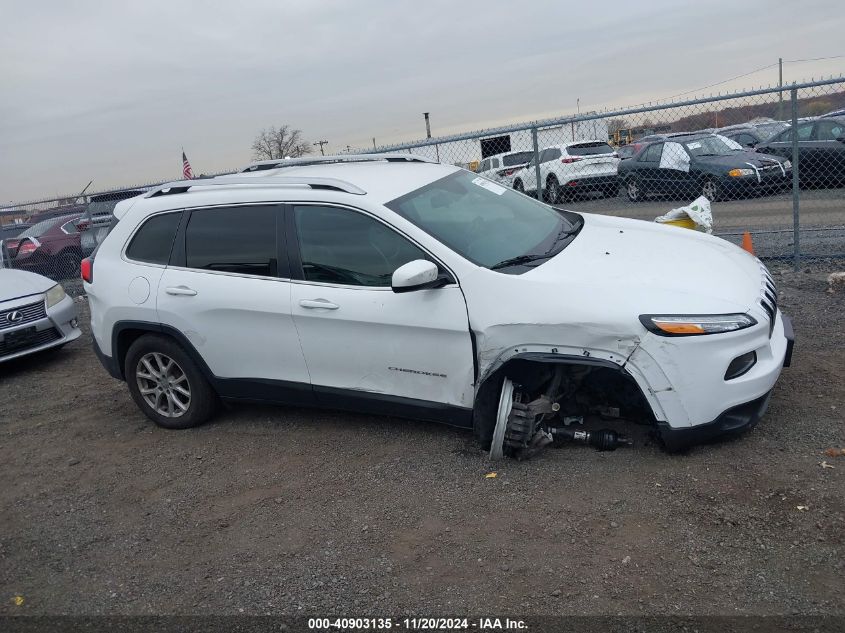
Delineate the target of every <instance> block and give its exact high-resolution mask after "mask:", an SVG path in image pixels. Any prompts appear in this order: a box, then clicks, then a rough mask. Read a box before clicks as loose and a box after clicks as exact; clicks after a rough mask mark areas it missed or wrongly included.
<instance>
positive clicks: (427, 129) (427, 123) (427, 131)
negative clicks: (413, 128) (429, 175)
mask: <svg viewBox="0 0 845 633" xmlns="http://www.w3.org/2000/svg"><path fill="white" fill-rule="evenodd" d="M423 117H425V137H426V138H431V121H430V120H429V118H428V112H423ZM434 151H435V152H437V162H438V163H439V162H440V146H439V145H437V144H436V143H435V145H434Z"/></svg>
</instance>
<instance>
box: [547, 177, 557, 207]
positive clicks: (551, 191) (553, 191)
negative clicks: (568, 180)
mask: <svg viewBox="0 0 845 633" xmlns="http://www.w3.org/2000/svg"><path fill="white" fill-rule="evenodd" d="M544 198H545V201H546V202H548V203H549V204H557V203H558V202H560V199H561V192H560V183H558V181H557V178H555V177H554V176H549V178H548V180H546V192H545V194H544Z"/></svg>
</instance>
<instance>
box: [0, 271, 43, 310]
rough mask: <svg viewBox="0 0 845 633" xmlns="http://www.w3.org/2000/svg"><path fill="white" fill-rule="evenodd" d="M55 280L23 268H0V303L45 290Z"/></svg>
mask: <svg viewBox="0 0 845 633" xmlns="http://www.w3.org/2000/svg"><path fill="white" fill-rule="evenodd" d="M55 285H56V282H55V281H53V280H52V279H48V278H47V277H42V276H41V275H36V274H35V273H30V272H27V271H25V270H13V269H11V268H0V303H2V302H4V301H9V300H11V299H17V298H19V297H26V296H27V295H34V294H38V293H42V292H47V291H48V290H49V289H50V288H52V287H53V286H55Z"/></svg>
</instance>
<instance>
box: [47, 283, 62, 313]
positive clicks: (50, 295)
mask: <svg viewBox="0 0 845 633" xmlns="http://www.w3.org/2000/svg"><path fill="white" fill-rule="evenodd" d="M45 296H46V298H47V299H46V300H47V307H48V308H52V307H53V306H54V305H56V304H57V303H58V302H59V301H61V300H62V299H64V298H65V297H66V296H67V295H66V294H65V289H64V288H62V287H61V285H59V284H56V285H55V286H53V287H52V288H50V289H49V290H48V291H47V294H46V295H45Z"/></svg>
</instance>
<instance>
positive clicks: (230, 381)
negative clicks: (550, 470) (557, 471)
mask: <svg viewBox="0 0 845 633" xmlns="http://www.w3.org/2000/svg"><path fill="white" fill-rule="evenodd" d="M114 213H115V216H116V218H117V220H118V221H117V222H116V224H114V228H113V229H112V231H111V232H110V233H109V235H108V236H107V237H106V238H105V240H104V241H103V242H102V243H101V244H100V246H99V249H98V251H97V252H96V253H95V254H94V256H93V259H88V260H85V262H84V263H83V266H82V272H83V278H84V280H85V290H86V292H87V293H88V297H89V301H90V307H91V329H92V332H93V335H94V344H95V347H96V351H97V353H98V356H99V358H100V360H101V361H102V363H103V365H104V366H105V367H106V369H107V370H108V371H109V373H110V374H111V375H112V376H114V377H115V378H118V379H120V380H125V381H126V382H127V384H128V387H129V391H130V392H131V394H132V397H133V399H134V400H135V402H136V403H137V404H138V406H139V407H140V408H141V410H142V411H143V412H144V413H145V414H146V415H147V416H148V417H150V418H151V419H152V420H153V421H155V422H156V423H157V424H160V425H161V426H164V427H167V428H185V427H191V426H195V425H197V424H200V423H201V422H203V421H204V420H206V419H207V418H208V417H209V416H210V415H211V414H212V412H213V410H214V406H215V404H216V402H217V399H218V398H222V399H226V400H252V401H264V402H277V403H295V404H297V405H302V404H306V405H316V406H324V407H332V408H339V409H352V410H359V411H366V412H374V413H385V414H393V415H397V416H407V417H414V418H422V419H427V420H438V421H441V422H446V423H448V424H452V425H457V426H464V427H473V428H474V429H475V432H476V434H477V437H478V438H479V440H480V441H481V443H482V444H483V445H484V446H486V447H490V449H491V453H492V454H493V455H501V454H503V453H504V454H519V453H520V451H524V450H526V449H528V448H529V447H530V446H532V445H534V444H536V441H537V438H541V439H542V438H543V437H551V434H552V433H554V432H558V431H561V429H562V427H557V426H555V425H556V420H565V419H567V420H568V421H571V420H573V419H578V416H582V415H584V414H587V413H589V412H590V411H595V410H600V409H601V408H602V407H604V408H605V409H606V408H607V407H610V408H613V409H618V411H619V415H621V416H622V417H626V418H636V419H639V420H640V421H643V422H647V423H650V424H652V425H653V426H654V427H655V430H656V431H657V432H658V433H659V435H660V436H661V437H662V438H663V441H664V442H665V445H666V446H667V447H669V448H670V449H671V448H679V447H683V446H686V445H688V444H690V443H694V442H697V441H699V440H702V439H704V438H708V437H713V436H718V435H723V434H727V433H733V432H736V431H740V430H742V429H744V428H748V427H750V426H752V425H753V424H755V423H756V422H757V420H758V418H759V417H760V416H761V415H762V413H763V411H764V410H765V408H766V405H767V403H768V400H769V394H770V393H771V390H772V387H773V386H774V384H775V381H776V380H777V378H778V375H779V374H780V371H781V368H782V367H783V366H784V365H785V364H788V362H789V358H790V354H791V346H792V328H791V326H790V322H789V320H788V319H787V318H786V317H785V316H783V315H781V313H780V311H779V310H778V308H777V305H776V293H775V289H774V286H773V284H772V280H771V278H770V276H769V274H768V272H767V271H766V268H765V267H764V266H763V265H762V264H761V263H760V261H759V260H757V259H756V258H754V257H753V256H751V255H749V254H748V253H747V252H745V251H743V250H741V249H739V248H737V247H736V246H734V245H732V244H730V243H728V242H726V241H723V240H721V239H718V238H715V237H712V236H710V235H705V234H701V233H696V232H694V231H687V230H681V229H677V228H674V227H667V226H661V225H658V224H653V223H647V222H642V221H638V220H628V219H620V218H612V217H604V216H600V215H579V214H576V213H571V212H568V211H558V210H555V209H553V208H551V207H549V206H547V205H545V204H543V203H541V202H538V201H537V200H534V199H532V198H529V197H528V196H525V195H523V194H520V193H517V192H515V191H513V190H511V189H507V188H505V187H502V186H501V185H499V184H496V183H494V182H491V181H490V180H487V179H485V178H482V177H480V176H478V175H476V174H473V173H470V172H468V171H465V170H463V169H459V168H456V167H452V166H448V165H440V164H435V163H431V162H429V161H428V160H426V159H424V158H419V157H415V156H409V155H407V154H405V155H390V154H388V155H371V156H344V157H326V158H325V159H322V158H321V159H319V160H315V159H305V160H304V161H302V162H300V163H297V162H294V161H288V162H287V163H286V165H285V166H284V167H282V168H278V169H272V170H267V171H258V172H254V173H251V174H237V175H235V176H223V177H218V178H215V179H207V180H191V181H184V182H176V183H171V184H169V185H165V186H163V187H160V188H158V189H155V190H153V191H151V192H149V193H147V194H145V195H143V196H140V197H136V198H133V199H131V200H126V201H123V202H120V203H118V205H117V207H116V208H115V212H114ZM679 262H683V263H684V266H683V272H682V273H681V272H676V271H678V266H679Z"/></svg>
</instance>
